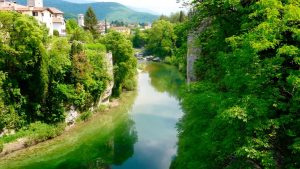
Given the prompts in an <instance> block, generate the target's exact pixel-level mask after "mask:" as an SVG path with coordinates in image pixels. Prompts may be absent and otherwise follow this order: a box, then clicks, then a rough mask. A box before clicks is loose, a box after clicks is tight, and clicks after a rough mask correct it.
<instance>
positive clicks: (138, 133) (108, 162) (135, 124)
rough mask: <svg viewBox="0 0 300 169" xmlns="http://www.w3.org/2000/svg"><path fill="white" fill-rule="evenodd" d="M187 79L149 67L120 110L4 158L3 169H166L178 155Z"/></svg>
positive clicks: (0, 162) (162, 67)
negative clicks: (180, 93) (181, 99)
mask: <svg viewBox="0 0 300 169" xmlns="http://www.w3.org/2000/svg"><path fill="white" fill-rule="evenodd" d="M183 83H184V78H183V77H182V76H181V75H180V74H179V72H178V71H177V70H176V69H175V68H174V67H171V66H168V65H164V64H158V63H150V64H147V65H146V66H145V68H144V71H142V72H141V73H139V76H138V90H137V91H135V92H126V93H124V94H123V95H122V96H121V98H120V104H121V106H119V107H115V108H112V109H111V110H109V111H108V112H105V113H98V114H96V115H95V116H93V118H92V119H90V120H89V121H87V122H85V123H80V124H78V125H77V126H75V127H74V128H72V129H70V130H69V131H67V132H66V133H64V134H63V135H62V136H59V137H57V138H55V139H52V140H49V141H46V142H44V143H40V144H38V145H36V146H33V147H30V148H27V149H24V150H20V151H17V152H15V153H12V154H9V155H7V156H5V157H4V158H2V159H0V168H1V169H2V168H5V169H15V168H22V169H27V168H28V169H77V168H78V169H84V168H90V169H92V168H93V169H94V168H98V169H106V168H112V169H168V168H169V166H170V163H171V161H172V158H173V157H174V156H175V155H176V150H177V148H176V142H177V131H176V123H177V122H178V120H179V118H180V117H181V116H182V115H183V114H182V111H181V109H180V105H179V101H178V91H179V88H180V86H181V85H182V84H183Z"/></svg>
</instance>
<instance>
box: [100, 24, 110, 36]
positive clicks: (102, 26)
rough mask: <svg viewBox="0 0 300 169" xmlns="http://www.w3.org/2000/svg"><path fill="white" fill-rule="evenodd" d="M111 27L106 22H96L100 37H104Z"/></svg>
mask: <svg viewBox="0 0 300 169" xmlns="http://www.w3.org/2000/svg"><path fill="white" fill-rule="evenodd" d="M110 27H111V25H110V24H109V23H108V22H106V21H99V22H98V29H99V32H100V34H101V35H105V34H106V33H107V32H106V31H107V30H108V29H110Z"/></svg>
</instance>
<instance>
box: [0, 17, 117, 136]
mask: <svg viewBox="0 0 300 169" xmlns="http://www.w3.org/2000/svg"><path fill="white" fill-rule="evenodd" d="M0 23H1V24H0V25H1V27H0V35H1V39H0V109H1V112H0V131H2V130H3V129H4V128H6V129H16V130H20V129H21V128H22V127H24V126H27V125H30V124H31V123H34V122H36V121H41V123H45V124H41V127H43V128H45V130H46V129H47V127H46V126H44V125H46V123H47V124H56V123H60V122H62V121H64V119H65V109H67V108H69V107H70V106H72V105H73V106H75V107H76V108H77V109H79V110H81V111H86V110H88V108H90V107H91V106H92V105H93V103H94V102H96V101H98V99H99V98H100V96H101V95H102V93H103V91H104V90H105V88H106V85H107V84H108V83H109V81H111V80H112V77H109V75H108V68H107V64H106V62H105V54H106V48H105V46H104V45H102V44H84V43H87V42H91V41H93V39H92V37H91V36H90V34H89V33H87V32H85V31H84V30H83V29H81V28H80V27H78V25H77V24H76V23H74V21H72V20H71V21H69V22H68V31H69V32H70V33H72V34H71V35H70V38H71V39H72V43H70V42H69V40H68V38H64V37H56V36H53V37H50V38H48V31H47V30H46V28H45V27H43V26H42V27H41V26H40V25H39V24H38V23H37V21H36V20H35V19H34V18H31V17H29V16H26V15H21V14H18V13H15V12H0ZM78 31H79V33H78ZM86 34H87V35H86ZM75 39H76V40H79V41H76V40H75ZM33 125H34V124H33ZM37 125H40V124H39V123H38V124H37ZM31 127H33V128H34V126H31ZM50 129H51V128H50ZM50 129H49V130H50ZM34 130H35V129H34ZM53 132H54V131H53ZM49 134H50V135H46V133H43V132H42V131H41V133H40V135H37V136H32V137H33V140H34V141H36V140H37V141H42V140H45V139H47V138H50V137H52V136H51V135H55V134H53V133H49ZM25 135H28V132H25V131H24V130H20V131H19V132H18V134H16V135H15V136H14V137H9V138H8V139H11V140H14V139H15V138H17V137H19V136H20V137H22V136H25Z"/></svg>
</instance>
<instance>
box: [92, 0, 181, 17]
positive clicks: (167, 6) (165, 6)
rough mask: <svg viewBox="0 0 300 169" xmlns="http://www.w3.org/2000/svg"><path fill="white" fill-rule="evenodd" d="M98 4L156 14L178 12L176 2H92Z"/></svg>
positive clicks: (102, 0)
mask: <svg viewBox="0 0 300 169" xmlns="http://www.w3.org/2000/svg"><path fill="white" fill-rule="evenodd" d="M93 1H99V2H119V3H121V4H124V5H127V6H129V7H135V8H142V9H147V10H148V11H153V12H156V13H158V14H170V13H171V12H176V11H179V10H180V8H179V7H180V4H177V3H176V0H93Z"/></svg>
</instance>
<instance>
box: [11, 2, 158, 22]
mask: <svg viewBox="0 0 300 169" xmlns="http://www.w3.org/2000/svg"><path fill="white" fill-rule="evenodd" d="M16 2H17V3H19V4H23V5H26V4H27V0H16ZM44 6H49V7H56V8H58V9H60V10H61V11H63V12H64V13H65V17H66V18H77V14H80V13H83V14H84V13H85V11H86V10H87V8H88V7H89V6H92V7H93V9H94V11H95V13H96V15H97V18H98V19H100V20H104V19H105V18H106V19H107V20H108V21H113V20H120V21H125V22H129V23H133V22H134V23H138V22H145V23H147V22H152V21H154V20H155V19H157V18H158V16H157V15H153V14H150V13H146V12H137V11H135V10H133V9H131V8H129V7H126V6H124V5H122V4H119V3H115V2H95V3H72V2H67V1H63V0H44Z"/></svg>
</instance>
